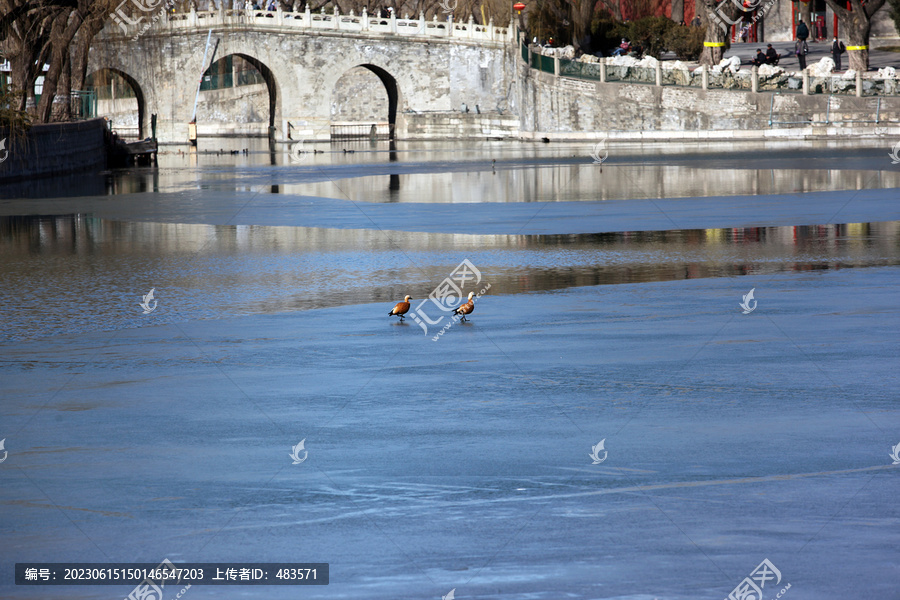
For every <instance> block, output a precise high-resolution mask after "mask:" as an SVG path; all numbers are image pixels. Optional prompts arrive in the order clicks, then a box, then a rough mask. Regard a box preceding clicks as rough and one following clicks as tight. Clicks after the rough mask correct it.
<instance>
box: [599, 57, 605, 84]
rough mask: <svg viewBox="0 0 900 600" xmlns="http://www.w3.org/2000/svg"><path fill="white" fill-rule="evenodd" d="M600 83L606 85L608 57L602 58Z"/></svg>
mask: <svg viewBox="0 0 900 600" xmlns="http://www.w3.org/2000/svg"><path fill="white" fill-rule="evenodd" d="M600 83H606V57H605V56H603V57H601V58H600Z"/></svg>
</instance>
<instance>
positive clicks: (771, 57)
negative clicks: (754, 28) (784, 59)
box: [766, 44, 781, 66]
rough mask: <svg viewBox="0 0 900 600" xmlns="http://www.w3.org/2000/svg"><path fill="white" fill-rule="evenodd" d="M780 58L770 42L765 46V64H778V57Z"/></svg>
mask: <svg viewBox="0 0 900 600" xmlns="http://www.w3.org/2000/svg"><path fill="white" fill-rule="evenodd" d="M780 58H781V55H780V54H778V53H777V52H775V48H773V47H772V44H768V45H767V46H766V64H767V65H772V66H775V65H777V64H778V59H780Z"/></svg>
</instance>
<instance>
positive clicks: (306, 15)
mask: <svg viewBox="0 0 900 600" xmlns="http://www.w3.org/2000/svg"><path fill="white" fill-rule="evenodd" d="M303 24H304V25H306V26H307V27H312V12H311V11H310V10H309V4H307V5H306V10H304V11H303Z"/></svg>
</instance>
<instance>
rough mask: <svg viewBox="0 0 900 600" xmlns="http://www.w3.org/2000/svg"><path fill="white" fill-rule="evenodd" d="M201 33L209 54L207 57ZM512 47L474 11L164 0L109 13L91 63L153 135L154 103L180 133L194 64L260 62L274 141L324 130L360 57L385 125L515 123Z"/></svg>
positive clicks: (167, 133)
mask: <svg viewBox="0 0 900 600" xmlns="http://www.w3.org/2000/svg"><path fill="white" fill-rule="evenodd" d="M154 19H155V20H154ZM141 21H144V23H142V22H141ZM142 25H143V26H142ZM209 32H212V33H211V34H209ZM208 35H210V39H211V44H210V49H211V50H210V55H211V56H208V57H207V59H206V64H203V59H204V49H205V48H206V45H207V44H206V43H207V36H208ZM213 50H214V52H213ZM515 52H516V45H515V30H514V29H513V28H512V27H496V26H494V25H493V24H490V25H486V26H482V25H477V24H474V23H472V22H471V21H470V22H468V23H453V22H450V21H437V20H432V21H426V20H425V19H424V18H419V19H399V18H396V16H395V15H393V13H391V16H390V17H389V18H377V17H373V16H370V15H367V14H365V13H363V14H362V15H352V14H351V15H340V14H337V13H336V12H335V13H310V12H309V11H308V10H307V11H306V12H296V13H288V12H282V11H280V10H279V11H273V12H266V11H247V10H224V9H220V10H217V11H209V12H197V11H193V10H192V11H191V12H190V13H184V14H165V13H164V12H163V9H162V5H161V6H160V10H159V14H158V15H156V16H154V15H151V14H148V15H147V16H146V17H143V19H141V20H134V19H131V22H130V23H128V24H126V23H119V26H118V27H117V26H116V24H115V23H112V24H111V25H108V26H107V27H106V28H105V29H104V31H103V32H102V33H101V35H100V36H98V38H97V40H96V42H95V44H94V48H93V49H92V54H91V58H90V62H89V68H88V72H89V74H93V73H97V72H99V71H102V70H104V69H108V70H109V71H111V72H114V73H116V74H118V75H120V76H121V77H122V78H124V79H125V81H126V82H128V84H130V85H131V87H132V88H133V89H134V92H135V95H136V97H137V104H138V112H139V116H138V125H139V127H140V130H141V135H142V136H143V137H146V136H148V135H149V131H150V129H149V123H150V115H151V114H156V115H157V119H158V120H157V138H158V139H159V140H160V141H161V142H174V143H184V142H187V141H188V139H189V137H188V136H189V132H188V123H189V122H190V121H191V117H192V114H193V112H194V105H195V97H196V94H197V90H198V84H199V80H200V76H201V74H202V73H203V72H204V70H205V68H207V67H209V66H210V64H211V63H212V62H213V60H216V59H220V58H224V57H226V56H231V55H235V56H240V57H242V58H243V59H244V60H246V61H247V62H249V63H250V64H252V65H253V66H255V67H256V68H257V69H258V71H259V72H260V73H261V75H262V78H263V79H264V81H265V88H266V90H267V92H268V121H269V123H268V125H269V135H270V136H271V137H272V138H273V139H275V140H277V141H286V140H287V139H289V124H290V130H291V135H290V139H295V140H296V139H329V137H330V135H331V129H330V125H331V119H332V115H331V99H332V93H333V91H334V88H335V85H336V83H337V82H338V80H339V79H340V78H341V76H342V75H343V74H345V73H347V72H348V71H350V70H351V69H355V68H357V67H364V68H365V69H368V70H369V71H370V72H371V73H374V74H375V75H376V76H377V78H378V79H379V80H380V81H381V84H382V85H383V86H384V91H385V92H386V94H387V105H388V106H387V114H386V115H385V119H384V120H386V121H388V122H389V123H390V130H391V135H392V136H393V135H396V136H397V137H417V136H416V131H419V130H424V129H425V128H432V129H433V127H434V126H435V124H441V123H443V124H444V125H448V127H447V129H448V131H449V130H452V129H455V130H457V131H464V129H465V127H460V126H459V121H458V120H460V119H461V120H463V121H467V120H468V121H469V122H470V125H472V126H473V127H474V128H476V129H478V135H483V134H484V132H485V131H486V130H485V128H484V127H483V125H484V123H485V122H490V123H494V124H495V125H496V124H497V123H498V117H500V119H501V120H506V121H510V123H509V124H510V125H511V127H512V128H515V125H516V124H517V122H518V120H517V118H516V117H514V116H512V115H511V114H510V113H514V112H515V107H514V106H512V105H513V104H514V101H513V97H514V87H515V86H514V82H515V78H516V69H515V56H514V53H515ZM463 104H465V105H466V106H467V107H469V109H470V112H469V113H466V112H465V111H464V110H463V109H462V105H463ZM476 106H477V107H478V108H477V110H476ZM222 118H224V119H227V118H228V117H227V111H226V112H224V113H223V117H222ZM454 120H456V123H455V124H454V126H453V127H450V126H449V125H450V123H451V122H453V121H454ZM464 125H465V124H464ZM198 128H199V129H200V130H201V131H202V123H198ZM501 135H502V134H501Z"/></svg>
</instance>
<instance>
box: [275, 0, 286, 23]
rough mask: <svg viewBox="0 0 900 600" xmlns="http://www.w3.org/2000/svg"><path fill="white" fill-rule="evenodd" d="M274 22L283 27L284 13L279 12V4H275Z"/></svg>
mask: <svg viewBox="0 0 900 600" xmlns="http://www.w3.org/2000/svg"><path fill="white" fill-rule="evenodd" d="M275 22H276V23H278V24H279V25H284V11H283V10H281V2H278V3H276V4H275Z"/></svg>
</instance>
